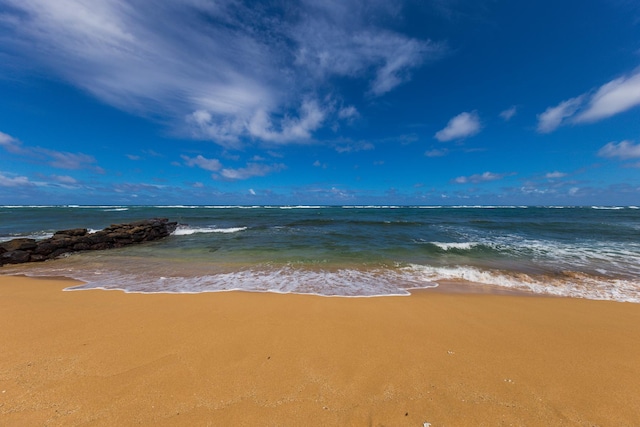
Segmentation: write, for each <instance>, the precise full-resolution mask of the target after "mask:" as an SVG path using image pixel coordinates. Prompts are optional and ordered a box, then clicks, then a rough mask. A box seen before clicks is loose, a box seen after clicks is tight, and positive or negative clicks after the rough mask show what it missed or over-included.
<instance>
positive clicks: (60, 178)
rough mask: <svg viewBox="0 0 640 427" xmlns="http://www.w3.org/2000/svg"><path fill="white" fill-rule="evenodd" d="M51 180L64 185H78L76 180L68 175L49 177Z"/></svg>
mask: <svg viewBox="0 0 640 427" xmlns="http://www.w3.org/2000/svg"><path fill="white" fill-rule="evenodd" d="M51 179H52V180H54V181H55V182H59V183H60V184H66V185H75V184H77V183H78V180H76V179H75V178H74V177H72V176H69V175H51Z"/></svg>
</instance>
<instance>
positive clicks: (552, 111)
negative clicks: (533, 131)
mask: <svg viewBox="0 0 640 427" xmlns="http://www.w3.org/2000/svg"><path fill="white" fill-rule="evenodd" d="M582 100H583V96H579V97H577V98H571V99H568V100H566V101H562V102H561V103H560V104H558V105H556V106H555V107H549V108H547V109H546V110H545V112H544V113H541V114H538V132H540V133H550V132H553V131H554V130H556V129H557V128H558V127H559V126H560V125H561V124H562V122H563V120H565V119H566V118H567V117H571V116H573V115H574V114H575V112H576V111H578V108H580V105H581V104H582Z"/></svg>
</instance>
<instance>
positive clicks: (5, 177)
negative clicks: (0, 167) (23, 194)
mask: <svg viewBox="0 0 640 427" xmlns="http://www.w3.org/2000/svg"><path fill="white" fill-rule="evenodd" d="M31 185H33V184H32V183H31V182H30V181H29V178H27V177H26V176H19V175H13V174H5V173H2V172H0V187H24V186H31Z"/></svg>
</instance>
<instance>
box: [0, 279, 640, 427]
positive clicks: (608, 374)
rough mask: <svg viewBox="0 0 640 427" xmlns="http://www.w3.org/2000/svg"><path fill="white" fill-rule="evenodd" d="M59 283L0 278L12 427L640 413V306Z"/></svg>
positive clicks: (580, 421) (4, 375)
mask: <svg viewBox="0 0 640 427" xmlns="http://www.w3.org/2000/svg"><path fill="white" fill-rule="evenodd" d="M70 283H74V282H72V281H69V280H61V279H60V278H46V279H44V278H30V277H20V276H0V321H1V322H2V323H1V324H2V325H4V327H3V328H0V346H1V347H2V348H3V349H7V350H3V353H2V354H1V355H0V393H1V394H0V416H1V417H2V419H3V420H6V422H7V423H9V424H13V425H21V424H22V425H24V424H26V425H42V424H46V425H70V424H72V425H75V424H83V423H92V424H94V425H114V424H120V425H123V424H134V423H142V424H146V425H149V424H154V425H265V424H266V425H336V426H337V425H366V424H372V425H407V426H409V425H411V426H416V425H417V426H422V425H423V423H426V422H428V423H431V425H432V426H433V427H435V426H440V425H460V424H466V425H469V424H472V425H478V424H483V423H484V424H486V425H495V424H500V423H502V424H507V425H508V424H509V423H513V424H516V425H522V424H533V425H537V424H540V425H558V424H562V425H587V424H598V425H633V423H634V422H636V421H637V414H638V413H640V360H638V358H637V354H639V353H640V342H639V340H638V339H637V337H638V336H640V305H638V304H632V303H619V302H611V301H594V300H584V299H574V298H556V297H546V296H540V297H539V298H531V297H529V296H527V295H518V296H515V295H494V294H465V293H443V292H441V291H435V292H434V289H427V290H420V291H418V292H412V295H411V296H409V297H408V298H317V297H315V296H311V295H295V294H274V293H254V292H216V293H204V294H198V295H194V294H144V295H141V294H125V293H124V292H61V291H62V289H64V288H65V287H67V286H69V284H70ZM435 289H437V288H435ZM534 296H538V295H534Z"/></svg>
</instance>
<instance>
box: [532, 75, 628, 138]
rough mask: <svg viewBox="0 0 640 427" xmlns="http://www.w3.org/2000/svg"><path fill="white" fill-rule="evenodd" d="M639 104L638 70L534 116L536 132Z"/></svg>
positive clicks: (590, 121)
mask: <svg viewBox="0 0 640 427" xmlns="http://www.w3.org/2000/svg"><path fill="white" fill-rule="evenodd" d="M639 105H640V71H636V72H635V73H634V74H631V75H628V76H623V77H619V78H617V79H614V80H612V81H610V82H608V83H605V84H604V85H602V86H600V88H598V89H597V90H596V91H595V92H590V93H585V94H582V95H579V96H577V97H575V98H571V99H568V100H566V101H562V102H561V103H560V104H558V105H557V106H555V107H549V108H547V109H546V111H545V112H544V113H542V114H539V115H538V132H541V133H549V132H553V131H554V130H556V129H557V128H558V127H559V126H561V125H563V124H566V123H571V124H580V123H592V122H596V121H599V120H603V119H606V118H608V117H611V116H614V115H616V114H620V113H623V112H625V111H627V110H630V109H632V108H634V107H637V106H639Z"/></svg>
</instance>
